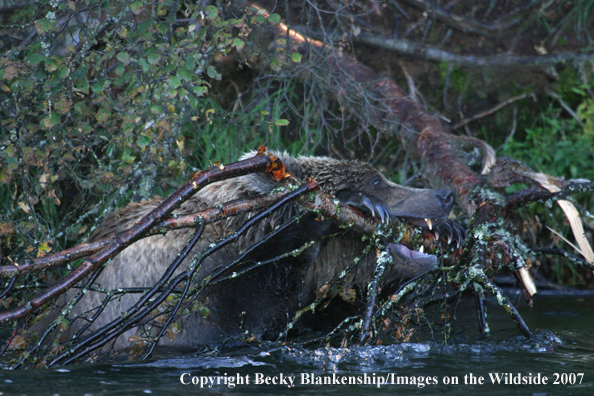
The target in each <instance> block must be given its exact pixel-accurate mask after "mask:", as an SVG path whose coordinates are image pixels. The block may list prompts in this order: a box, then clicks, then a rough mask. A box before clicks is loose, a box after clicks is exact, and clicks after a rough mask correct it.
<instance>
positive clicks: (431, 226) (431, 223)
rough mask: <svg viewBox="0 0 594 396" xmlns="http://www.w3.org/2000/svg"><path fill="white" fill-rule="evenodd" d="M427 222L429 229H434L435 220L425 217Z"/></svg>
mask: <svg viewBox="0 0 594 396" xmlns="http://www.w3.org/2000/svg"><path fill="white" fill-rule="evenodd" d="M425 222H426V223H427V227H429V230H432V229H433V222H432V221H431V219H425Z"/></svg>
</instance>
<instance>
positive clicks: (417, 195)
mask: <svg viewBox="0 0 594 396" xmlns="http://www.w3.org/2000/svg"><path fill="white" fill-rule="evenodd" d="M254 154H255V153H248V154H246V156H245V158H247V157H250V156H253V155H254ZM274 154H275V155H276V156H277V157H279V158H280V160H281V161H282V162H283V163H284V164H285V165H286V167H287V169H288V170H289V171H290V172H291V173H292V174H293V175H295V176H296V177H297V178H299V179H301V180H305V179H307V178H312V179H315V180H316V181H317V182H318V183H319V185H320V187H321V189H322V190H323V191H324V192H326V193H329V194H332V195H335V196H337V197H338V199H340V200H341V201H343V202H344V203H346V204H348V205H351V206H353V207H355V208H358V209H360V210H361V211H362V212H363V213H364V214H366V215H368V216H372V217H374V218H376V219H377V221H381V219H382V218H383V216H384V215H385V216H387V215H388V213H387V212H388V211H389V215H390V216H391V217H399V218H404V219H407V220H408V221H411V222H413V223H417V224H420V223H422V224H424V222H423V219H426V218H428V219H433V221H434V223H436V222H440V221H443V220H444V219H445V218H446V217H447V215H448V213H449V211H450V209H451V206H452V202H453V195H452V193H451V191H450V190H447V189H441V190H429V189H413V188H408V187H403V186H400V185H397V184H395V183H392V182H390V181H388V180H387V179H386V178H385V177H384V176H383V175H382V174H381V173H380V172H379V171H378V170H376V169H375V168H373V167H372V166H371V165H369V164H367V163H363V162H359V161H343V160H336V159H332V158H327V157H299V158H293V157H290V156H289V155H287V154H286V153H274ZM276 187H278V184H276V183H275V182H274V181H273V180H271V179H270V177H269V176H268V175H265V174H250V175H246V176H241V177H237V178H233V179H229V180H225V181H220V182H217V183H213V184H210V185H208V186H206V187H205V188H203V189H202V190H200V191H198V192H197V193H196V194H195V195H194V196H193V197H192V198H190V199H189V200H188V201H186V202H185V203H184V204H183V205H182V206H181V207H180V208H178V209H177V210H176V211H175V212H174V214H176V215H186V214H191V213H195V212H198V211H201V210H204V209H206V208H209V207H213V206H216V205H219V204H221V203H224V202H229V201H232V200H236V199H243V198H249V197H254V196H257V195H260V194H266V193H268V192H270V191H271V190H272V189H274V188H276ZM161 201H162V199H161V198H154V199H151V200H148V201H145V202H141V203H133V204H130V205H128V206H127V207H126V208H124V209H121V210H118V211H116V212H115V213H113V214H112V215H110V216H109V217H108V218H107V219H106V221H105V222H104V224H103V226H102V227H101V228H99V229H98V230H97V231H96V232H95V233H94V235H93V236H92V238H91V239H92V240H98V239H101V238H104V237H106V236H107V235H109V234H110V233H112V232H120V231H124V230H126V229H128V228H130V227H131V226H132V225H133V224H134V223H136V222H137V221H138V220H140V219H141V218H142V217H144V216H145V215H147V214H148V213H149V212H150V211H152V210H153V209H154V208H155V207H157V206H158V205H159V204H160V203H161ZM302 212H303V210H302V209H301V208H300V207H299V206H298V205H297V204H296V203H289V204H287V205H286V206H284V207H283V208H281V209H278V210H277V211H276V212H274V213H273V214H272V215H271V216H269V217H267V218H266V219H264V220H262V221H261V222H260V223H259V224H256V225H255V226H254V227H252V229H250V231H249V232H248V233H247V234H246V235H245V236H243V237H242V238H240V240H239V241H238V242H237V243H234V244H232V245H229V246H227V247H225V248H223V249H221V250H219V251H217V252H216V253H214V254H213V255H212V256H210V257H209V258H208V259H206V261H205V262H204V264H203V266H202V268H201V270H200V271H199V272H198V274H197V281H200V280H201V279H203V278H204V277H206V276H207V275H208V274H211V273H212V272H213V271H215V270H217V269H218V268H221V267H222V266H224V265H226V264H228V263H230V262H231V261H232V260H234V258H235V257H236V256H237V255H238V253H239V252H240V251H241V250H243V249H245V248H247V247H249V246H251V245H252V244H254V243H255V242H257V241H259V240H260V239H261V238H262V237H263V236H264V235H266V234H268V233H269V232H270V231H272V230H273V229H274V228H275V227H276V226H277V225H280V224H283V223H284V222H286V221H287V220H289V219H290V218H291V217H293V216H294V215H296V214H298V213H302ZM251 216H252V214H245V215H239V216H236V217H231V218H228V219H226V220H223V221H221V222H218V223H214V224H211V225H208V226H206V227H205V230H204V233H203V236H202V237H201V239H200V240H199V241H198V243H197V246H196V247H195V248H194V250H193V251H192V253H191V254H190V255H189V256H188V258H186V261H185V263H183V264H182V266H181V267H180V269H178V273H179V272H180V271H182V270H185V269H187V265H188V264H189V263H190V261H191V258H192V256H193V255H194V254H197V253H198V252H200V251H201V250H203V249H205V248H206V247H207V246H208V245H210V244H212V243H215V242H217V241H219V240H220V239H221V238H224V237H225V236H227V235H229V234H230V233H232V232H233V231H235V230H236V229H237V228H238V227H239V226H240V225H242V224H243V223H244V222H245V221H246V220H247V219H248V218H249V217H251ZM317 217H318V216H317V215H316V214H313V213H306V214H305V216H304V217H303V218H302V219H301V220H300V221H299V222H298V223H296V224H294V225H293V226H291V227H290V228H289V229H288V230H286V231H285V232H282V233H281V234H280V235H278V236H276V237H274V238H273V239H271V240H270V241H269V242H268V243H266V245H265V246H263V247H262V248H261V249H258V250H257V252H255V253H254V254H252V255H251V256H249V257H246V259H245V260H246V261H247V262H260V261H263V260H266V259H269V258H271V257H275V256H278V255H280V254H282V253H284V252H287V251H290V250H293V249H297V248H300V247H301V246H303V245H304V244H305V243H307V242H309V241H314V242H315V243H314V244H313V245H312V246H311V247H310V248H308V249H307V250H306V251H304V252H303V253H302V254H301V255H299V256H297V257H289V258H284V259H282V260H280V261H278V262H275V263H273V264H267V265H264V266H261V267H258V268H256V269H254V270H251V271H249V272H247V273H246V274H244V275H242V276H240V277H238V278H235V279H230V280H227V281H224V282H221V283H218V284H216V285H214V286H211V287H207V288H206V289H204V290H203V291H202V292H201V293H200V295H199V304H200V305H201V306H204V307H207V308H208V310H209V311H210V314H209V315H208V316H206V317H204V316H202V315H201V314H200V312H190V313H189V314H188V315H184V316H183V317H182V318H181V319H180V320H179V321H178V323H179V324H180V331H179V332H178V333H177V334H174V336H173V338H172V337H170V336H168V335H166V336H164V337H163V338H162V339H161V341H160V346H168V347H178V348H192V349H193V348H199V347H203V346H218V345H222V344H225V345H232V344H237V343H238V342H241V340H242V339H245V338H250V337H252V336H253V337H255V338H256V339H272V340H274V339H276V338H277V337H278V334H279V332H280V331H282V330H283V329H284V328H285V326H286V325H287V324H288V323H289V322H290V321H291V320H292V319H293V316H294V314H295V312H297V311H298V310H300V309H302V308H303V307H305V306H307V305H309V304H311V303H312V302H313V301H314V300H315V298H316V291H318V290H319V289H320V288H321V287H322V286H324V285H326V284H329V283H332V282H333V281H334V280H336V279H338V277H339V276H340V274H341V273H342V272H343V271H344V270H345V269H346V268H347V267H348V266H349V265H351V263H352V260H353V259H354V258H355V257H357V256H359V255H361V252H362V251H363V249H364V248H365V246H366V244H367V243H366V242H363V241H362V240H361V235H360V234H357V233H355V232H352V231H346V232H342V233H340V232H339V229H338V228H337V227H336V226H334V225H333V224H332V223H331V222H329V221H327V220H322V219H319V218H317ZM419 222H420V223H419ZM193 232H194V230H193V229H181V230H174V231H170V232H168V233H167V234H165V235H157V236H152V237H149V238H145V239H142V240H140V241H138V242H136V243H134V244H133V245H131V246H130V247H128V248H126V249H125V250H124V251H122V252H121V253H120V254H119V255H118V256H116V257H115V258H114V259H112V260H111V262H110V263H109V264H108V265H106V267H105V268H104V270H103V271H102V273H101V274H100V276H99V277H98V279H97V280H96V282H95V285H96V286H97V287H101V288H103V289H107V290H112V289H118V288H130V287H151V286H153V285H154V284H155V283H156V282H157V280H158V279H159V278H160V277H161V276H162V274H163V273H164V272H165V271H166V270H167V268H168V266H169V265H170V264H171V263H172V262H173V261H174V260H175V258H176V256H177V255H178V253H179V252H180V251H181V250H182V248H183V247H184V245H185V244H186V241H187V240H188V239H189V238H190V237H191V236H192V235H193ZM336 232H339V235H338V236H336V237H333V238H325V237H326V236H328V235H330V234H333V233H336ZM390 252H391V253H392V256H393V258H394V263H393V264H392V265H388V266H387V268H386V271H385V273H384V277H383V279H385V280H386V281H387V282H391V283H395V282H397V281H399V280H404V279H409V278H411V277H413V276H416V275H419V274H421V273H423V272H426V271H429V270H432V269H434V268H435V266H436V263H437V260H436V258H435V257H434V256H430V258H429V259H426V258H420V259H415V258H413V257H412V256H408V257H407V255H406V254H402V253H401V252H399V251H398V249H393V250H390ZM375 267H376V252H375V251H374V252H371V253H370V254H368V255H367V256H366V257H364V258H363V260H361V262H360V263H359V264H358V265H357V266H356V268H355V270H354V271H353V272H352V273H351V274H350V275H349V276H348V278H347V279H346V282H345V284H344V286H345V287H349V288H354V289H356V290H357V299H358V301H359V302H360V305H362V304H364V301H365V292H366V288H367V285H368V283H369V281H370V280H371V278H372V276H373V273H374V270H375ZM70 298H71V296H69V295H67V297H66V299H67V300H68V299H70ZM104 298H105V295H104V294H102V293H98V292H92V291H89V292H87V293H86V294H85V296H84V297H83V298H82V300H81V301H80V302H79V303H78V304H77V305H76V306H75V308H74V310H73V311H72V312H71V314H70V316H71V318H75V317H77V316H79V315H83V316H86V317H87V318H90V317H91V316H92V315H93V313H94V312H95V311H94V308H95V307H98V306H100V305H101V303H102V302H103V300H104ZM138 299H139V294H125V295H123V296H121V298H118V299H116V300H114V301H112V302H110V303H109V304H108V306H107V308H106V309H105V311H104V312H103V313H102V314H101V315H100V316H99V317H98V318H97V319H96V320H95V321H94V323H93V324H92V325H91V326H90V327H89V329H88V330H87V331H86V334H88V332H91V331H95V330H98V329H100V328H101V327H103V326H105V325H106V324H108V323H109V322H111V321H113V320H114V319H117V318H118V317H120V315H121V314H122V313H123V312H125V311H126V310H127V309H128V308H129V307H130V306H132V305H133V304H134V303H135V302H136V301H137V300H138ZM339 299H340V297H336V298H335V300H339ZM340 305H341V304H338V305H337V306H340ZM342 305H348V304H346V303H343V304H342ZM360 305H356V304H355V305H352V308H354V309H356V307H360ZM329 314H330V313H329V312H328V311H327V312H326V313H324V314H321V316H320V317H321V318H323V317H324V315H327V316H329ZM331 316H332V317H333V319H334V320H337V319H344V318H345V317H346V314H343V317H342V318H341V317H340V316H341V313H340V312H334V314H333V315H331ZM337 316H338V318H337ZM329 320H330V319H329ZM323 321H324V320H322V322H323ZM319 322H320V320H318V321H317V322H316V321H315V320H313V321H310V322H309V323H307V324H302V326H301V327H302V328H303V327H307V326H310V325H311V326H313V325H314V324H315V323H318V324H319ZM86 323H87V322H86V320H84V319H82V318H80V317H79V318H78V319H76V320H74V322H73V323H72V325H71V326H70V328H71V334H74V333H73V332H74V331H77V330H78V329H80V328H81V326H82V325H84V324H86ZM142 331H143V329H142V328H141V327H140V326H139V327H137V328H135V329H132V330H129V331H127V332H126V333H124V334H123V335H121V336H119V337H118V338H117V339H116V341H115V344H114V346H115V348H116V349H120V350H121V349H124V348H126V347H128V346H129V345H130V337H131V336H133V335H140V334H142ZM152 331H153V334H155V329H154V328H153V330H152Z"/></svg>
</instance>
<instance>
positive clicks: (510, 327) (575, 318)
mask: <svg viewBox="0 0 594 396" xmlns="http://www.w3.org/2000/svg"><path fill="white" fill-rule="evenodd" d="M517 306H518V307H519V310H520V313H521V314H522V315H523V317H524V319H525V320H526V323H527V324H528V325H529V326H530V328H531V329H533V330H535V331H536V333H537V334H536V336H535V337H534V338H533V339H531V340H526V339H525V338H524V337H522V336H521V335H520V333H519V331H518V329H517V328H516V326H515V324H514V323H513V322H512V321H511V319H509V317H508V316H507V314H506V313H505V312H504V311H503V310H502V309H500V308H499V307H497V306H496V305H495V304H494V303H493V302H491V303H489V304H487V307H488V319H489V325H490V327H491V334H490V335H489V336H488V337H480V336H479V335H478V334H477V333H478V332H477V323H476V319H475V313H474V310H473V309H472V305H471V304H470V303H469V302H468V303H467V304H465V305H464V306H463V307H461V308H460V309H459V311H458V315H457V316H458V320H457V322H456V323H455V324H454V331H453V334H452V338H451V339H450V342H449V343H448V345H443V343H442V342H440V341H439V340H440V336H439V333H440V330H439V329H436V332H437V335H436V339H437V341H435V342H429V343H411V344H401V345H391V346H375V347H351V348H347V349H344V348H318V349H315V348H311V349H308V348H291V347H282V348H270V349H264V350H262V349H260V350H256V349H243V350H239V351H237V350H235V351H232V352H228V353H225V354H220V355H217V356H183V357H180V356H175V357H163V358H160V359H155V360H152V361H148V362H130V363H118V364H95V365H91V364H88V365H78V366H68V367H63V368H58V369H49V370H29V371H17V372H12V371H0V394H1V395H61V396H65V395H147V394H154V395H185V394H200V393H205V392H208V393H210V394H340V395H360V394H385V395H387V394H395V393H398V394H440V395H451V394H471V395H475V394H479V395H500V394H509V395H517V394H521V395H534V396H545V395H547V396H548V395H594V337H593V335H594V320H593V314H594V298H593V297H563V298H559V297H554V298H553V297H542V296H541V297H538V298H537V299H536V300H535V304H534V308H533V309H532V310H530V309H529V308H528V307H526V304H524V303H519V304H517ZM184 373H187V374H185V375H184V376H183V378H182V379H183V380H184V381H185V382H189V383H191V381H192V378H193V377H194V379H195V381H197V382H199V381H203V382H206V381H220V382H221V383H220V384H215V385H214V386H212V387H210V388H209V387H208V385H207V384H205V387H201V386H200V385H199V384H198V385H192V384H190V385H183V384H182V383H181V381H180V377H181V376H182V374H184ZM505 373H507V376H504V374H505ZM281 374H282V377H281ZM471 374H472V375H473V376H474V378H475V379H476V381H477V382H476V383H474V384H465V376H466V379H467V381H470V375H471ZM496 374H497V375H499V378H500V380H501V383H500V384H493V383H492V379H491V377H495V375H496ZM539 374H540V376H539ZM247 376H249V382H250V383H249V384H245V383H244V384H243V385H242V384H237V377H240V378H241V379H243V381H244V382H245V380H246V377H247ZM480 377H483V383H482V384H480V383H479V382H478V381H479V380H480ZM545 377H546V379H547V380H548V383H547V384H546V385H545V384H534V383H533V384H525V385H514V384H505V379H506V378H507V379H508V382H514V381H518V380H522V379H524V380H525V381H527V382H529V381H533V382H534V381H535V380H539V379H540V381H544V379H545ZM257 378H259V379H261V380H266V379H267V380H268V381H269V382H270V384H269V385H266V384H255V383H254V382H255V381H256V379H257ZM290 378H294V382H293V383H294V385H295V386H294V387H289V386H287V384H289V385H290ZM316 379H317V380H316ZM494 379H495V378H494ZM281 380H282V381H284V382H286V384H283V385H281V384H277V385H275V384H272V381H275V382H279V381H281ZM324 380H326V381H330V382H333V384H326V385H323V384H317V385H316V383H315V381H322V382H323V381H324ZM404 380H407V381H409V384H408V385H405V384H403V383H402V382H403V381H404ZM225 381H227V382H226V384H225ZM231 381H234V382H233V383H231ZM341 381H344V383H345V384H344V385H343V384H341ZM349 381H351V382H352V384H351V385H349ZM398 381H400V384H398ZM456 381H457V382H458V383H457V384H456V383H455V382H456ZM302 382H306V383H305V384H303V383H302ZM337 382H338V384H337ZM382 382H388V384H382ZM391 382H394V384H392V383H391ZM444 382H449V384H444ZM555 382H557V384H555ZM571 383H573V385H570V384H571Z"/></svg>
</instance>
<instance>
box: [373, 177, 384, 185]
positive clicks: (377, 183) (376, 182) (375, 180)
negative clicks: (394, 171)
mask: <svg viewBox="0 0 594 396" xmlns="http://www.w3.org/2000/svg"><path fill="white" fill-rule="evenodd" d="M371 184H373V185H374V186H379V185H380V184H382V179H381V178H379V177H376V178H375V179H373V180H372V181H371Z"/></svg>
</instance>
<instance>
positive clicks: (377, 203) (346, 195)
mask: <svg viewBox="0 0 594 396" xmlns="http://www.w3.org/2000/svg"><path fill="white" fill-rule="evenodd" d="M336 198H337V199H338V200H339V201H340V202H341V203H342V204H344V205H348V206H350V207H353V208H355V209H357V210H359V211H361V212H362V213H363V214H364V215H366V216H370V217H373V218H376V219H379V220H380V221H381V222H382V223H389V222H390V208H389V207H388V206H387V205H386V204H385V203H384V202H383V201H382V200H381V199H379V198H378V197H376V196H374V195H371V194H367V193H364V192H363V191H357V190H342V191H339V192H338V193H337V194H336Z"/></svg>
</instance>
